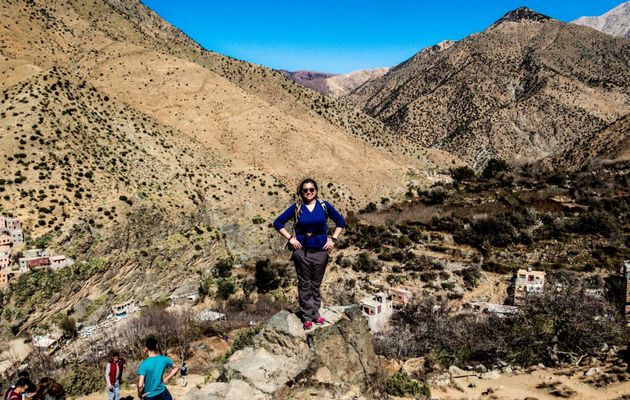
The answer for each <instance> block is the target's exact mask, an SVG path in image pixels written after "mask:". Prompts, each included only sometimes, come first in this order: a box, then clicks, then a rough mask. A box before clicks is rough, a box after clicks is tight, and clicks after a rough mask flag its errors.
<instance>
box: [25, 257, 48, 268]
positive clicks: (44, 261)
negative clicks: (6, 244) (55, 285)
mask: <svg viewBox="0 0 630 400" xmlns="http://www.w3.org/2000/svg"><path fill="white" fill-rule="evenodd" d="M49 266H50V259H49V258H48V257H38V258H30V259H27V260H26V270H30V271H39V270H42V269H46V268H48V267H49Z"/></svg>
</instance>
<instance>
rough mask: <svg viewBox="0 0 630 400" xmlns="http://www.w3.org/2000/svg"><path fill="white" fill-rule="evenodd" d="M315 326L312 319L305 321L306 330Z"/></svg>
mask: <svg viewBox="0 0 630 400" xmlns="http://www.w3.org/2000/svg"><path fill="white" fill-rule="evenodd" d="M312 327H313V323H312V322H311V321H306V322H305V323H304V330H309V329H311V328H312Z"/></svg>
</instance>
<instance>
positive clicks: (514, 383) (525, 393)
mask: <svg viewBox="0 0 630 400" xmlns="http://www.w3.org/2000/svg"><path fill="white" fill-rule="evenodd" d="M455 382H456V383H457V386H458V387H457V388H454V387H448V388H431V395H432V398H433V399H436V400H437V399H439V400H464V399H466V400H477V399H496V400H523V399H525V398H528V397H529V398H536V399H538V400H551V399H556V400H557V399H558V398H560V397H558V396H557V395H553V394H551V393H550V390H549V389H548V388H540V389H539V388H537V387H536V386H538V385H540V384H541V383H547V384H551V383H554V382H560V383H561V385H560V386H561V387H565V388H570V389H572V390H574V391H575V392H576V393H575V394H574V395H572V396H571V397H570V399H571V400H595V399H597V400H614V399H617V398H620V397H621V396H622V395H624V394H626V395H627V394H630V382H623V383H617V384H612V385H609V386H607V387H604V388H601V389H597V388H594V387H593V386H591V385H588V384H586V383H583V382H581V381H580V380H579V377H578V376H577V375H576V376H564V375H555V374H554V371H552V370H538V371H534V372H531V373H527V374H526V373H523V374H520V375H516V374H510V375H502V376H501V377H500V378H498V379H494V380H481V379H479V378H477V377H476V376H473V377H466V378H456V379H455ZM471 386H472V387H471Z"/></svg>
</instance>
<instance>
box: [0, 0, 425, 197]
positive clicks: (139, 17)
mask: <svg viewBox="0 0 630 400" xmlns="http://www.w3.org/2000/svg"><path fill="white" fill-rule="evenodd" d="M2 13H3V15H4V16H5V17H7V20H11V21H13V23H12V24H5V25H4V26H2V27H0V32H1V38H2V42H1V50H2V52H3V54H4V55H5V57H6V58H5V61H4V63H3V64H2V67H3V70H2V71H0V73H2V74H3V75H5V76H9V75H10V76H11V80H9V79H7V80H3V82H2V84H3V85H10V84H12V83H14V82H18V81H19V80H20V79H22V78H26V77H28V76H30V75H31V74H35V73H37V72H38V71H40V70H42V69H47V68H51V67H52V66H56V65H58V66H61V67H63V68H65V69H66V70H67V71H69V74H71V77H70V78H69V79H70V80H74V81H75V82H76V83H79V82H82V81H85V82H87V83H88V84H92V85H94V86H95V87H97V88H98V89H99V90H100V91H101V92H103V93H104V94H106V95H107V96H109V97H110V98H111V101H112V102H120V103H125V104H127V105H129V106H131V107H133V108H134V109H135V110H138V111H140V112H142V113H145V114H147V115H149V116H151V117H153V118H155V119H156V120H157V121H158V122H159V123H161V124H163V125H165V126H169V127H171V128H174V129H176V130H177V131H179V132H181V133H183V134H186V135H188V136H189V137H192V138H194V139H195V140H196V141H197V143H198V146H202V147H206V148H207V149H209V150H210V151H212V152H219V153H221V154H223V155H224V156H225V158H229V159H230V161H231V163H232V164H231V165H232V168H237V169H243V171H245V170H248V169H250V168H252V167H253V168H256V169H262V170H263V171H266V172H267V173H271V174H274V175H277V176H278V177H279V179H281V180H282V181H283V182H284V183H285V184H291V185H292V183H293V182H294V181H295V180H297V179H298V178H300V177H302V176H305V175H311V174H313V175H315V176H317V177H319V178H320V179H322V180H323V181H327V182H332V183H333V185H335V186H340V187H343V190H341V192H342V193H344V194H343V195H340V198H339V202H340V203H342V204H345V205H346V206H350V205H352V204H353V202H355V203H354V204H356V205H357V206H358V205H360V204H362V203H365V202H367V201H370V200H372V199H373V197H375V196H380V195H382V194H385V195H391V194H394V193H395V192H401V191H403V190H404V189H405V187H406V180H407V177H406V172H407V168H408V167H417V166H420V167H425V166H428V165H431V163H430V162H427V161H426V157H425V156H424V155H422V154H420V152H419V151H418V148H414V147H413V146H408V145H406V144H405V142H404V141H398V140H396V138H395V137H394V136H393V133H392V132H391V131H389V130H388V129H387V128H386V127H384V125H383V124H381V123H380V122H378V121H376V120H374V119H371V118H370V117H367V116H365V115H363V114H360V113H357V112H356V111H354V110H351V109H350V108H344V106H343V105H339V104H337V103H335V102H333V101H332V100H330V99H327V98H325V97H323V96H321V95H319V94H316V93H313V92H312V91H310V90H308V89H305V88H302V87H300V86H299V85H296V84H295V83H293V82H292V81H290V80H287V79H286V78H285V77H284V76H282V75H281V74H279V73H277V72H275V71H272V70H270V69H267V68H263V67H260V66H256V65H253V64H249V63H245V62H241V61H237V60H234V59H230V58H228V57H225V56H222V55H219V54H216V53H212V52H206V51H202V49H200V47H199V46H198V45H197V44H196V43H195V42H193V41H192V40H190V39H189V38H188V37H186V36H185V35H183V34H182V33H181V32H180V31H178V30H177V29H175V28H173V27H172V26H170V25H169V24H167V23H166V22H165V21H163V20H162V19H160V18H159V17H158V16H157V15H155V14H154V13H153V12H152V11H150V10H148V9H147V8H146V7H145V6H143V5H141V4H140V3H139V2H136V1H132V0H127V1H105V0H92V1H85V2H84V1H81V2H78V1H61V2H55V3H52V4H51V3H50V2H3V3H2ZM374 147H384V148H386V151H379V150H375V149H374ZM420 150H421V151H422V149H420ZM404 153H407V154H408V156H404ZM427 154H428V155H431V153H427ZM411 156H413V158H412V157H411ZM366 172H369V173H370V176H371V177H372V180H371V181H369V182H368V181H366V180H365V174H366ZM332 194H333V193H331V194H330V195H332ZM338 195H339V193H338ZM264 196H265V194H261V195H260V197H261V198H264ZM344 199H345V200H344ZM287 201H288V199H285V200H283V201H282V202H281V203H282V204H284V203H286V202H287Z"/></svg>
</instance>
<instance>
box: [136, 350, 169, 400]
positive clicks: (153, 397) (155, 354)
mask: <svg viewBox="0 0 630 400" xmlns="http://www.w3.org/2000/svg"><path fill="white" fill-rule="evenodd" d="M145 347H146V351H147V353H148V355H149V356H148V357H147V358H145V359H144V360H143V361H142V362H141V363H140V366H138V385H137V387H138V397H140V398H141V399H144V400H173V398H172V397H171V394H170V393H169V391H168V389H167V388H166V385H165V383H168V381H169V380H170V379H171V378H172V377H173V376H175V374H177V371H178V370H179V366H178V365H177V364H175V363H174V362H173V360H171V359H170V358H168V357H166V356H163V355H161V354H160V353H159V351H158V343H157V340H156V339H155V338H152V337H151V338H148V339H147V340H146V342H145ZM168 368H170V369H171V370H170V371H169V373H168V375H166V378H164V380H162V376H163V375H164V372H165V371H166V370H167V369H168Z"/></svg>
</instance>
